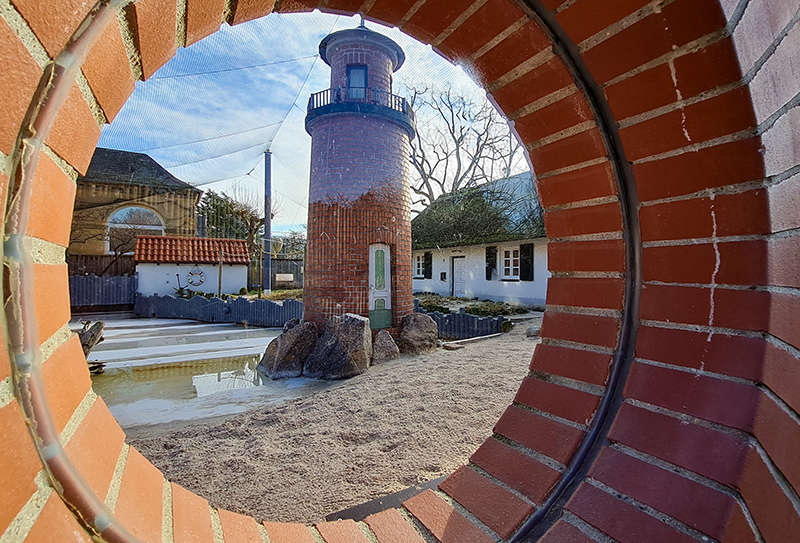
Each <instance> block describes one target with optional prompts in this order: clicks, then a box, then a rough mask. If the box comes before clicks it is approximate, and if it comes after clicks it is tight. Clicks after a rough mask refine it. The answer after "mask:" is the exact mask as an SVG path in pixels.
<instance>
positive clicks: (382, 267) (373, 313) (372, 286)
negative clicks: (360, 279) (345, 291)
mask: <svg viewBox="0 0 800 543" xmlns="http://www.w3.org/2000/svg"><path fill="white" fill-rule="evenodd" d="M391 309H392V259H391V254H390V253H389V246H388V245H386V244H384V243H375V244H373V245H370V246H369V315H370V324H371V326H372V328H373V329H378V328H388V327H390V326H391V323H392V312H391Z"/></svg>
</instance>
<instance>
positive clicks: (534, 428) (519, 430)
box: [494, 405, 583, 464]
mask: <svg viewBox="0 0 800 543" xmlns="http://www.w3.org/2000/svg"><path fill="white" fill-rule="evenodd" d="M494 432H495V433H497V434H500V435H502V436H505V437H507V438H509V439H511V440H513V441H516V442H517V443H519V444H521V445H524V446H525V447H528V448H529V449H533V450H535V451H538V452H540V453H542V454H544V455H546V456H549V457H550V458H553V459H555V460H557V461H559V462H561V463H563V464H566V463H567V462H568V461H569V458H570V457H571V456H572V453H574V452H575V449H577V447H578V444H579V443H580V441H581V439H582V438H583V432H581V431H580V430H578V429H576V428H573V427H572V426H566V425H564V424H561V423H559V422H556V421H554V420H552V419H546V418H544V417H542V416H540V415H537V414H535V413H532V412H531V411H526V410H525V409H522V408H519V407H515V406H513V405H512V406H509V407H508V408H506V410H505V412H504V413H503V416H502V417H500V420H498V421H497V424H495V426H494Z"/></svg>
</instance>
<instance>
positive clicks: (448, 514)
mask: <svg viewBox="0 0 800 543" xmlns="http://www.w3.org/2000/svg"><path fill="white" fill-rule="evenodd" d="M403 505H404V506H405V507H406V509H408V510H409V511H410V512H411V514H412V515H414V516H415V517H416V518H417V519H418V520H419V521H420V522H421V523H422V524H423V525H424V526H425V527H426V528H427V529H428V530H429V531H430V532H431V533H432V534H433V535H434V537H436V539H438V540H439V541H441V543H462V542H464V541H470V542H474V543H489V542H491V541H492V539H491V538H490V537H489V536H488V535H486V534H485V533H483V531H481V529H480V528H478V527H477V526H475V525H474V524H472V523H471V522H470V521H468V520H467V519H466V518H465V517H464V515H462V514H461V513H459V512H458V511H456V510H455V509H453V508H452V507H451V506H450V504H448V503H447V502H445V501H444V500H443V499H441V498H440V497H439V496H437V495H436V494H435V493H434V492H433V491H431V490H425V491H423V492H422V493H420V494H417V495H416V496H414V497H413V498H411V499H409V500H407V501H405V502H404V503H403Z"/></svg>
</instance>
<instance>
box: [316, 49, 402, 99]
mask: <svg viewBox="0 0 800 543" xmlns="http://www.w3.org/2000/svg"><path fill="white" fill-rule="evenodd" d="M328 62H329V63H330V66H331V87H332V88H333V87H346V86H347V66H348V64H365V65H366V66H367V86H368V87H370V88H373V89H378V90H382V91H386V92H391V90H392V85H391V82H392V72H394V65H393V63H392V61H391V59H390V58H389V57H388V56H386V53H384V52H383V51H382V50H379V49H374V48H370V47H369V46H368V45H366V44H358V43H343V44H342V45H338V46H336V47H335V48H334V49H333V51H329V53H328Z"/></svg>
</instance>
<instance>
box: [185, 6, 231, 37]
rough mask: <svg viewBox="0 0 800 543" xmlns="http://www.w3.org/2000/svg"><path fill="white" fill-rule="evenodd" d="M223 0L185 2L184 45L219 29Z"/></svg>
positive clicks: (223, 7)
mask: <svg viewBox="0 0 800 543" xmlns="http://www.w3.org/2000/svg"><path fill="white" fill-rule="evenodd" d="M224 9H225V0H188V1H187V2H186V45H187V46H188V45H191V44H193V43H195V42H197V41H200V40H202V39H203V38H205V37H206V36H208V35H209V34H213V33H214V32H216V31H217V30H219V27H220V25H221V24H222V11H223V10H224Z"/></svg>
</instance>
